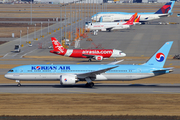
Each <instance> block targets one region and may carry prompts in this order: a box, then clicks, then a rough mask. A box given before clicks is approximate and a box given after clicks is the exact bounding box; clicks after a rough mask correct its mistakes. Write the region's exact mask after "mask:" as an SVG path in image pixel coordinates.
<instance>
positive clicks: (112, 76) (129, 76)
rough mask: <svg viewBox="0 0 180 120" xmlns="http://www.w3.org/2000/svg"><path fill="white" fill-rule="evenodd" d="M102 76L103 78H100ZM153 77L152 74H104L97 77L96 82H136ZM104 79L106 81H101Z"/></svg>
mask: <svg viewBox="0 0 180 120" xmlns="http://www.w3.org/2000/svg"><path fill="white" fill-rule="evenodd" d="M102 76H103V77H102ZM152 76H154V74H153V73H106V74H102V75H101V77H97V78H96V80H120V81H121V80H122V81H128V80H136V79H142V78H147V77H152ZM103 78H106V79H103Z"/></svg>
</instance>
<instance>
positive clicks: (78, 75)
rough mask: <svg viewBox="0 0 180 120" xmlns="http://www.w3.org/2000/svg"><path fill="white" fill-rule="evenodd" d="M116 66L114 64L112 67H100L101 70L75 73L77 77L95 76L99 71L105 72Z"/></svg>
mask: <svg viewBox="0 0 180 120" xmlns="http://www.w3.org/2000/svg"><path fill="white" fill-rule="evenodd" d="M116 67H118V66H114V67H109V68H105V69H101V70H96V71H92V72H87V73H81V74H77V77H78V78H87V77H88V78H90V77H95V76H96V75H98V74H101V73H105V72H106V71H108V70H111V69H114V68H116Z"/></svg>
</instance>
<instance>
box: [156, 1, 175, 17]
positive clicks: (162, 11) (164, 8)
mask: <svg viewBox="0 0 180 120" xmlns="http://www.w3.org/2000/svg"><path fill="white" fill-rule="evenodd" d="M174 3H175V1H170V2H167V3H166V4H165V5H164V6H162V7H161V8H160V9H159V10H158V11H156V12H155V13H154V14H166V13H171V10H172V9H173V6H174Z"/></svg>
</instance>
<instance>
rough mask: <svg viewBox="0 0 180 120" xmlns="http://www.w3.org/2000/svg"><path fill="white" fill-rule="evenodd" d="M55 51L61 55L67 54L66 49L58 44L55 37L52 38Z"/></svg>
mask: <svg viewBox="0 0 180 120" xmlns="http://www.w3.org/2000/svg"><path fill="white" fill-rule="evenodd" d="M51 41H52V44H53V48H54V51H59V52H60V53H65V52H66V49H65V48H64V47H63V46H62V45H61V44H60V43H59V42H58V40H57V39H56V38H55V37H51Z"/></svg>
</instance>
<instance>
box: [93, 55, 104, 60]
mask: <svg viewBox="0 0 180 120" xmlns="http://www.w3.org/2000/svg"><path fill="white" fill-rule="evenodd" d="M95 60H97V61H102V60H103V57H102V56H95Z"/></svg>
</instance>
